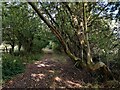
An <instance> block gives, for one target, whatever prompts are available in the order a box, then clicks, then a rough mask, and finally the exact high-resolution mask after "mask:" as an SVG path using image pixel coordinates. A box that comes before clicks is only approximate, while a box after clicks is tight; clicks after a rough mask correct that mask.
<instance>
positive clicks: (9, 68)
mask: <svg viewBox="0 0 120 90" xmlns="http://www.w3.org/2000/svg"><path fill="white" fill-rule="evenodd" d="M24 68H25V66H24V65H23V63H22V60H21V59H20V57H18V56H12V55H10V54H4V55H3V57H2V78H3V80H5V79H10V78H11V77H12V76H14V75H16V74H18V73H21V72H23V71H24Z"/></svg>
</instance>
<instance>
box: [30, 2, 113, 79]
mask: <svg viewBox="0 0 120 90" xmlns="http://www.w3.org/2000/svg"><path fill="white" fill-rule="evenodd" d="M28 3H29V4H30V5H31V6H32V8H33V9H34V10H35V11H36V13H37V14H38V16H39V17H40V18H41V19H42V20H43V21H44V22H45V23H46V25H47V26H48V27H49V28H50V30H51V31H52V33H53V34H54V35H55V36H56V37H57V39H58V40H59V42H60V43H61V45H62V46H63V49H64V51H65V53H66V54H67V55H68V56H69V57H70V58H71V59H72V60H73V61H74V62H75V65H78V64H79V65H80V66H81V67H83V68H85V69H86V70H88V71H95V70H98V69H100V68H102V70H103V71H104V73H105V78H106V79H107V78H108V77H109V76H110V77H112V74H111V71H110V70H109V68H108V67H107V65H105V63H103V62H101V61H100V62H97V63H94V62H93V59H92V53H91V48H90V42H89V41H90V39H89V34H90V31H91V27H92V25H93V23H94V22H95V23H96V22H98V21H99V20H100V19H101V18H104V17H103V16H104V13H105V12H106V10H107V6H108V5H109V4H102V5H101V4H100V3H88V2H81V3H78V2H76V3H53V2H50V3H40V6H41V7H43V8H45V7H47V6H49V7H50V8H46V9H43V10H41V9H38V8H37V6H36V5H35V4H34V3H32V2H29V0H28ZM94 8H95V9H94ZM43 13H44V14H43ZM45 16H46V17H45ZM97 20H98V21H97ZM100 22H101V21H100ZM112 79H113V77H112Z"/></svg>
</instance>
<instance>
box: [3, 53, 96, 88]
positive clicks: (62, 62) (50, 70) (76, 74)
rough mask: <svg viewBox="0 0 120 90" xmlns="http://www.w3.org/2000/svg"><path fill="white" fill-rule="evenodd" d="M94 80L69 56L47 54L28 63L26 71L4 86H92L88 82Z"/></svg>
mask: <svg viewBox="0 0 120 90" xmlns="http://www.w3.org/2000/svg"><path fill="white" fill-rule="evenodd" d="M94 81H95V80H94V79H93V78H91V77H90V75H89V74H88V73H87V72H85V71H84V70H83V71H82V70H78V69H76V68H75V67H74V65H73V63H72V62H70V61H69V59H68V58H67V57H62V58H61V57H60V55H57V56H56V55H54V54H45V56H44V57H43V59H42V60H40V61H36V62H34V63H32V64H28V65H27V66H26V71H25V72H24V73H22V74H20V75H18V76H16V77H15V78H14V79H13V80H10V81H7V82H6V83H5V85H4V86H3V87H4V88H85V87H86V86H87V88H88V87H91V86H92V85H88V84H89V83H91V82H94ZM88 82H89V83H88ZM85 83H87V84H85ZM85 85H86V86H85Z"/></svg>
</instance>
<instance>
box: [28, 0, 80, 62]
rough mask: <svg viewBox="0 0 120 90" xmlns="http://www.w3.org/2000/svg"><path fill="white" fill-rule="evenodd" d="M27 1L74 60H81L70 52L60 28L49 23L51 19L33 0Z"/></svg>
mask: <svg viewBox="0 0 120 90" xmlns="http://www.w3.org/2000/svg"><path fill="white" fill-rule="evenodd" d="M27 1H28V3H29V4H30V5H31V6H32V8H33V9H34V10H35V11H36V13H37V14H38V15H39V17H40V18H41V19H42V20H43V21H44V22H45V23H46V24H47V26H48V27H49V28H50V30H51V31H52V32H53V34H55V36H56V37H57V38H58V40H59V41H60V43H61V45H62V46H63V48H64V51H65V52H66V54H67V55H68V56H69V57H70V58H71V59H72V60H74V61H76V60H80V58H78V57H76V56H74V55H73V54H72V53H71V52H70V50H69V48H68V46H67V44H66V43H65V41H64V39H63V38H62V36H61V35H60V33H59V32H58V30H57V29H56V28H55V27H54V26H53V25H51V24H50V23H49V21H48V20H47V19H46V18H45V17H44V16H43V15H42V14H41V12H40V11H39V10H38V9H37V7H36V6H35V5H34V4H33V3H32V2H29V0H27Z"/></svg>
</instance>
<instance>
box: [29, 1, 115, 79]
mask: <svg viewBox="0 0 120 90" xmlns="http://www.w3.org/2000/svg"><path fill="white" fill-rule="evenodd" d="M28 3H29V4H30V5H31V6H32V8H33V9H34V10H35V11H36V13H37V14H38V15H39V17H40V18H41V19H42V20H43V21H44V22H45V23H46V24H47V26H48V27H49V28H50V30H51V31H52V33H53V34H54V35H55V36H56V37H57V39H58V40H59V42H60V43H61V45H62V46H63V48H64V51H65V53H66V54H67V55H68V56H69V57H70V58H71V59H72V60H73V61H74V62H75V64H77V63H79V64H80V66H81V67H83V68H85V69H87V70H89V71H96V70H98V69H100V68H102V70H103V71H104V73H105V78H106V79H107V77H109V76H111V77H112V78H113V76H112V73H111V71H110V69H109V68H108V67H107V66H106V65H105V64H104V63H103V62H98V63H94V62H93V61H92V56H91V50H90V45H89V38H88V33H87V20H86V5H87V3H83V20H82V21H81V22H80V23H78V22H77V23H75V25H76V26H75V27H76V29H77V34H76V35H77V38H78V40H79V43H80V45H81V46H80V47H81V49H82V50H80V51H81V57H77V56H75V55H74V54H73V53H72V52H71V51H70V49H69V47H68V45H67V43H66V42H65V40H64V38H63V37H62V35H61V34H60V32H59V30H58V29H57V28H56V27H54V25H52V24H51V23H50V22H49V21H48V20H47V19H46V18H45V17H44V16H43V15H42V13H41V12H40V11H39V10H38V9H37V7H36V6H35V5H34V4H33V3H32V2H29V0H28ZM71 14H72V15H71V17H72V19H73V22H76V20H77V18H76V17H77V16H75V15H74V13H72V12H71ZM75 19H76V20H75ZM74 20H75V21H74Z"/></svg>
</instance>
